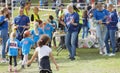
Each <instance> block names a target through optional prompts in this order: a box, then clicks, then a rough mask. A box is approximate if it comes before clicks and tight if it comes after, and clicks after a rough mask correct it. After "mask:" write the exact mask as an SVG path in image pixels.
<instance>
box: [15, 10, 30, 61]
mask: <svg viewBox="0 0 120 73" xmlns="http://www.w3.org/2000/svg"><path fill="white" fill-rule="evenodd" d="M29 23H30V20H29V17H28V16H26V15H24V9H23V8H20V9H19V15H18V16H17V17H15V19H14V28H16V33H17V35H16V38H17V39H18V40H19V41H21V40H22V39H23V33H24V31H25V30H28V29H29V28H30V26H29ZM21 59H23V56H22V58H21Z"/></svg>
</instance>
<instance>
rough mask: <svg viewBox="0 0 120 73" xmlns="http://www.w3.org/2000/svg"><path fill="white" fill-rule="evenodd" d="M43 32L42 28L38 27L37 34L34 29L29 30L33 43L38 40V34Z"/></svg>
mask: <svg viewBox="0 0 120 73" xmlns="http://www.w3.org/2000/svg"><path fill="white" fill-rule="evenodd" d="M42 34H44V32H43V30H42V29H41V28H38V35H37V34H35V30H32V31H31V35H32V38H33V41H34V42H35V43H37V41H38V40H39V38H40V36H41V35H42Z"/></svg>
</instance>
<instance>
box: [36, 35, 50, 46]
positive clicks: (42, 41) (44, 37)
mask: <svg viewBox="0 0 120 73" xmlns="http://www.w3.org/2000/svg"><path fill="white" fill-rule="evenodd" d="M48 42H50V38H49V36H47V35H45V34H44V35H42V36H41V38H40V39H39V40H38V42H37V45H38V46H39V47H42V46H43V45H46V44H47V43H48Z"/></svg>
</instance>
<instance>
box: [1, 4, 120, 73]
mask: <svg viewBox="0 0 120 73" xmlns="http://www.w3.org/2000/svg"><path fill="white" fill-rule="evenodd" d="M30 6H31V3H30V2H26V3H25V6H22V7H20V8H19V14H18V16H16V17H15V18H14V20H13V23H11V24H9V21H10V14H9V9H8V8H3V9H1V10H0V38H1V39H2V58H1V62H2V63H5V62H6V61H7V60H6V53H8V56H9V71H10V72H11V71H12V58H13V59H14V72H15V73H16V72H17V56H18V55H19V54H20V56H21V60H20V61H19V62H21V63H22V64H21V68H22V69H24V68H25V67H26V65H27V66H28V67H29V66H30V65H31V63H32V62H33V61H34V59H35V58H37V59H38V60H37V61H38V62H39V68H40V73H46V72H48V73H52V70H51V67H50V61H49V57H50V58H51V59H52V61H53V63H54V64H55V66H56V68H57V70H59V67H58V65H57V63H56V61H55V59H54V57H53V55H52V49H51V48H52V45H51V42H52V40H53V45H54V48H56V38H55V37H53V34H54V32H56V30H57V29H59V30H61V31H63V32H65V33H66V36H61V37H60V42H59V45H65V47H66V48H67V49H68V52H69V59H70V60H71V61H73V60H75V56H76V48H77V47H78V41H79V40H78V39H79V38H80V37H79V33H81V30H82V37H81V38H82V39H85V38H87V37H88V36H89V35H95V36H96V37H97V39H98V43H99V54H102V55H107V56H115V54H116V48H117V47H116V39H115V33H116V31H117V30H119V29H118V28H119V25H120V24H118V23H119V22H120V12H117V10H116V9H115V7H114V6H113V5H112V4H109V5H108V6H107V5H105V4H101V3H96V4H95V5H92V6H88V7H87V8H85V9H84V10H81V9H80V8H79V7H77V6H75V5H74V4H69V5H68V6H67V9H66V10H65V9H64V7H65V6H64V5H63V4H60V5H59V8H58V10H56V17H57V21H56V20H55V19H54V17H53V16H52V15H49V17H48V18H47V19H45V20H42V19H41V18H40V15H39V13H38V12H39V8H38V7H34V8H33V13H32V14H31V16H30V14H29V10H30V8H31V7H30ZM9 26H12V27H11V28H10V29H12V32H11V33H10V35H9V34H8V33H7V32H9V30H8V27H9ZM109 40H110V41H111V47H112V53H110V44H109ZM31 47H33V48H35V51H34V54H33V56H32V58H31V59H30V60H28V56H29V53H30V50H31Z"/></svg>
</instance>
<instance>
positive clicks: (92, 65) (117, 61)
mask: <svg viewBox="0 0 120 73" xmlns="http://www.w3.org/2000/svg"><path fill="white" fill-rule="evenodd" d="M32 51H33V50H32ZM53 53H54V56H55V58H56V61H57V63H58V65H59V67H60V70H59V71H56V69H55V66H54V64H53V63H51V65H52V70H53V73H120V53H117V55H116V56H115V57H108V56H101V55H99V54H98V49H77V56H76V60H75V61H70V60H68V52H67V50H63V51H62V52H61V53H60V55H59V56H56V51H55V50H54V51H53ZM31 54H32V52H31ZM7 67H8V64H0V73H8V71H7ZM18 71H19V72H18V73H38V65H37V63H33V64H32V65H31V67H29V68H26V69H24V70H21V69H20V65H18Z"/></svg>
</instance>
